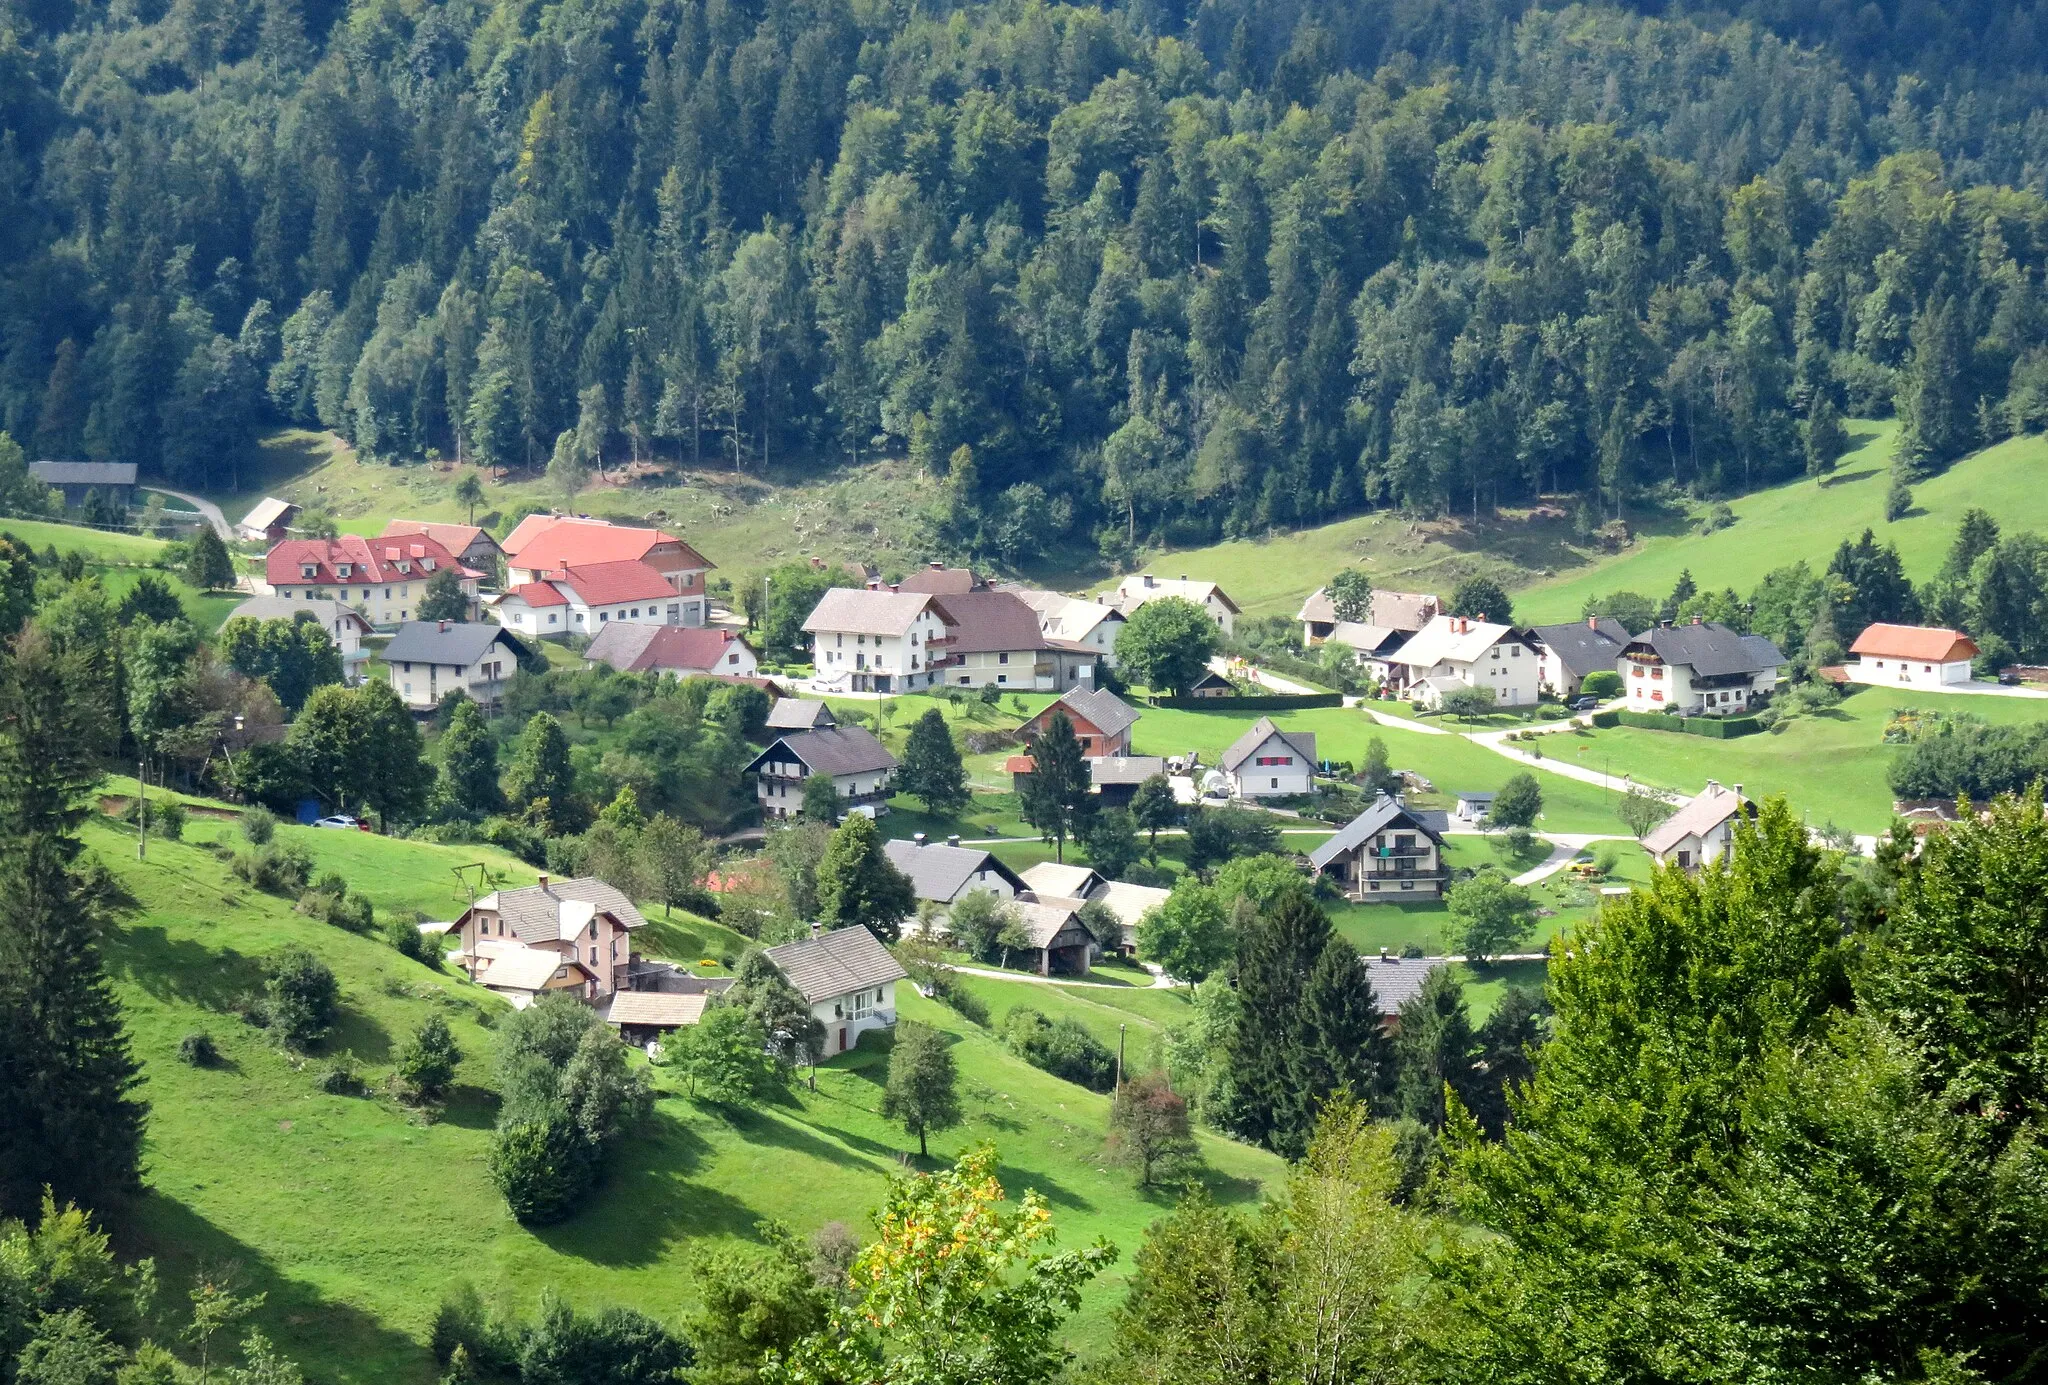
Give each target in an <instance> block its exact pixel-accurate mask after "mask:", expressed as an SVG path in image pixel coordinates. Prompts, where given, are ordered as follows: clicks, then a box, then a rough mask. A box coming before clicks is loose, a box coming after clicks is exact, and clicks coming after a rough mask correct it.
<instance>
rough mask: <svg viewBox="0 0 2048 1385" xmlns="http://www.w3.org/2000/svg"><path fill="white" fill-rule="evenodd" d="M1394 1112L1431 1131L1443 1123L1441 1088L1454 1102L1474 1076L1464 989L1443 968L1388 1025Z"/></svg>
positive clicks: (1473, 1048) (1475, 1060) (1433, 972)
mask: <svg viewBox="0 0 2048 1385" xmlns="http://www.w3.org/2000/svg"><path fill="white" fill-rule="evenodd" d="M1394 1065H1395V1069H1396V1073H1397V1076H1396V1079H1395V1091H1394V1103H1395V1109H1396V1112H1397V1114H1399V1115H1401V1116H1404V1117H1406V1118H1407V1119H1409V1120H1414V1121H1420V1122H1422V1123H1423V1124H1424V1125H1427V1126H1429V1127H1430V1128H1431V1129H1433V1130H1434V1129H1441V1128H1442V1126H1443V1123H1444V1088H1445V1087H1446V1086H1448V1087H1449V1088H1450V1089H1451V1090H1452V1091H1454V1092H1457V1093H1458V1094H1459V1097H1460V1099H1463V1098H1464V1097H1465V1095H1466V1094H1467V1093H1468V1092H1469V1091H1470V1090H1471V1088H1472V1084H1473V1081H1474V1079H1475V1078H1476V1076H1477V1075H1478V1044H1477V1041H1476V1040H1475V1038H1474V1036H1473V1033H1472V1016H1471V1013H1470V1012H1469V1011H1468V1010H1467V1009H1466V1008H1465V988H1464V987H1463V986H1462V985H1460V984H1459V982H1458V978H1457V976H1456V974H1455V973H1453V972H1452V971H1451V969H1450V968H1449V967H1436V968H1433V969H1432V970H1431V971H1430V973H1429V975H1428V976H1427V977H1426V978H1424V980H1423V983H1422V990H1421V991H1420V992H1418V993H1417V994H1416V995H1414V996H1412V997H1410V998H1409V999H1408V1001H1407V1002H1406V1003H1404V1004H1403V1005H1402V1006H1401V1016H1400V1021H1399V1023H1397V1024H1396V1025H1395V1026H1394Z"/></svg>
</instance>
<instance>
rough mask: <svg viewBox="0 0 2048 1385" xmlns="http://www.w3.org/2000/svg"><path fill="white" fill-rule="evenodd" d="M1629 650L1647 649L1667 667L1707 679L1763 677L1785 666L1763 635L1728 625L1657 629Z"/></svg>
mask: <svg viewBox="0 0 2048 1385" xmlns="http://www.w3.org/2000/svg"><path fill="white" fill-rule="evenodd" d="M1628 647H1629V648H1630V649H1648V650H1650V651H1652V652H1654V653H1655V654H1656V656H1657V657H1658V658H1660V659H1662V660H1663V661H1664V662H1665V663H1667V664H1676V665H1682V666H1684V667H1687V668H1690V669H1691V670H1692V671H1693V672H1694V673H1696V674H1699V675H1700V676H1701V677H1704V678H1716V677H1720V676H1722V675H1724V674H1730V673H1761V672H1763V671H1764V670H1765V669H1767V668H1776V667H1778V666H1779V665H1781V664H1783V663H1784V662H1785V656H1784V655H1783V654H1781V653H1779V652H1778V646H1776V645H1774V644H1772V643H1771V642H1770V641H1769V640H1767V639H1765V638H1764V637H1763V636H1762V635H1742V634H1738V633H1736V632H1735V631H1733V630H1731V629H1729V628H1728V627H1727V626H1725V625H1720V624H1716V623H1715V622H1713V621H1704V622H1702V623H1700V624H1698V625H1672V626H1668V627H1667V626H1662V625H1660V626H1657V627H1656V628H1655V629H1652V630H1645V631H1644V632H1643V633H1642V634H1640V635H1637V636H1636V637H1635V638H1634V639H1633V640H1631V641H1629V645H1628Z"/></svg>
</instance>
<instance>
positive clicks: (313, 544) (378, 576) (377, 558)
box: [263, 534, 483, 628]
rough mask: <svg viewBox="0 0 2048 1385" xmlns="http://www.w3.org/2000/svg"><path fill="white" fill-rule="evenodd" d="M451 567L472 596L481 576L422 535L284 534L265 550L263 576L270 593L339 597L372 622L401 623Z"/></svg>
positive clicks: (464, 590) (473, 597)
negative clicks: (313, 536) (300, 536)
mask: <svg viewBox="0 0 2048 1385" xmlns="http://www.w3.org/2000/svg"><path fill="white" fill-rule="evenodd" d="M450 570H453V571H454V573H455V574H456V577H457V579H458V580H459V581H460V582H461V584H462V594H463V595H464V596H465V597H467V598H468V599H469V600H470V602H472V603H474V602H475V600H476V589H477V580H478V579H479V578H480V577H482V576H483V574H482V573H480V572H478V571H476V569H474V568H471V567H467V566H465V565H464V564H463V563H462V562H461V561H460V560H459V559H457V558H456V557H455V555H453V554H452V553H450V552H449V551H448V550H447V549H446V548H443V547H442V546H441V545H440V544H439V543H438V542H436V541H435V540H433V539H431V538H429V537H428V536H427V535H425V534H400V535H394V536H390V537H385V538H375V539H367V538H364V537H362V536H361V535H360V534H343V535H341V536H340V537H339V538H333V539H286V540H285V541H284V542H283V543H280V544H278V545H277V546H276V547H275V548H273V549H271V550H270V552H269V553H268V554H267V555H265V557H264V559H263V577H264V580H265V581H266V582H267V583H268V584H269V585H270V591H271V594H272V595H274V596H280V597H283V598H285V599H286V600H289V601H339V602H341V603H342V604H343V605H346V606H352V607H354V608H355V609H356V610H357V611H358V612H360V613H361V614H362V616H363V617H364V618H365V619H367V620H368V621H369V622H370V623H371V624H372V625H375V626H378V627H380V628H381V627H389V626H395V625H402V624H404V623H405V622H406V621H409V620H411V619H412V618H413V610H414V608H415V607H416V606H417V604H418V602H419V599H420V597H421V596H423V595H425V593H426V589H427V583H428V582H429V581H431V580H432V579H433V577H434V575H435V574H436V573H441V572H447V571H450Z"/></svg>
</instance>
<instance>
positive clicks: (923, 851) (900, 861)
mask: <svg viewBox="0 0 2048 1385" xmlns="http://www.w3.org/2000/svg"><path fill="white" fill-rule="evenodd" d="M882 851H883V853H884V854H885V855H886V856H888V858H889V864H890V865H892V866H894V867H896V869H898V870H900V871H902V872H903V874H904V875H905V876H907V877H908V878H909V880H910V887H911V889H912V890H913V891H914V892H915V893H916V895H917V897H918V899H920V900H922V901H926V902H928V903H931V904H935V905H937V906H938V907H939V909H940V911H941V913H942V914H943V912H944V911H945V910H947V909H950V908H952V907H953V905H954V904H956V903H958V902H959V900H960V898H961V896H963V895H965V894H968V893H970V892H971V891H974V890H984V891H986V892H988V893H989V894H992V895H994V896H995V897H996V898H998V899H1014V898H1016V897H1017V895H1018V894H1020V893H1021V892H1022V891H1023V890H1024V881H1023V879H1022V877H1020V876H1019V875H1018V874H1017V872H1016V871H1014V870H1011V869H1010V868H1009V867H1008V866H1006V865H1004V864H1003V863H1002V862H1001V861H1000V860H998V859H997V858H996V857H995V855H994V854H993V853H992V852H988V851H984V850H982V849H981V848H980V847H974V846H962V845H960V839H959V838H958V837H948V838H947V839H946V840H945V842H944V843H939V842H927V841H926V840H925V839H924V833H922V832H919V833H916V834H915V835H913V836H912V837H910V838H909V839H908V840H906V839H904V838H902V837H893V838H891V839H890V840H888V841H886V842H884V843H882Z"/></svg>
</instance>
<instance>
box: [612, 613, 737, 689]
mask: <svg viewBox="0 0 2048 1385" xmlns="http://www.w3.org/2000/svg"><path fill="white" fill-rule="evenodd" d="M583 659H584V662H585V663H586V664H589V665H593V666H594V665H597V664H604V665H607V666H608V667H610V668H614V669H617V670H618V671H619V672H620V673H665V674H667V675H668V676H669V677H671V678H690V677H695V676H710V677H715V678H752V677H754V676H755V675H756V674H758V673H759V672H760V671H761V659H760V656H759V655H758V654H756V653H755V652H754V647H753V646H752V645H750V644H748V643H747V640H746V636H744V635H742V634H741V633H740V632H739V631H737V630H728V629H726V628H725V627H724V626H720V625H646V624H642V623H638V622H635V621H630V620H623V621H622V620H615V621H613V622H611V623H610V624H609V625H607V626H605V627H604V629H602V630H600V631H598V632H597V638H596V639H594V640H592V641H591V642H590V648H588V649H586V650H584V651H583Z"/></svg>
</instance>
